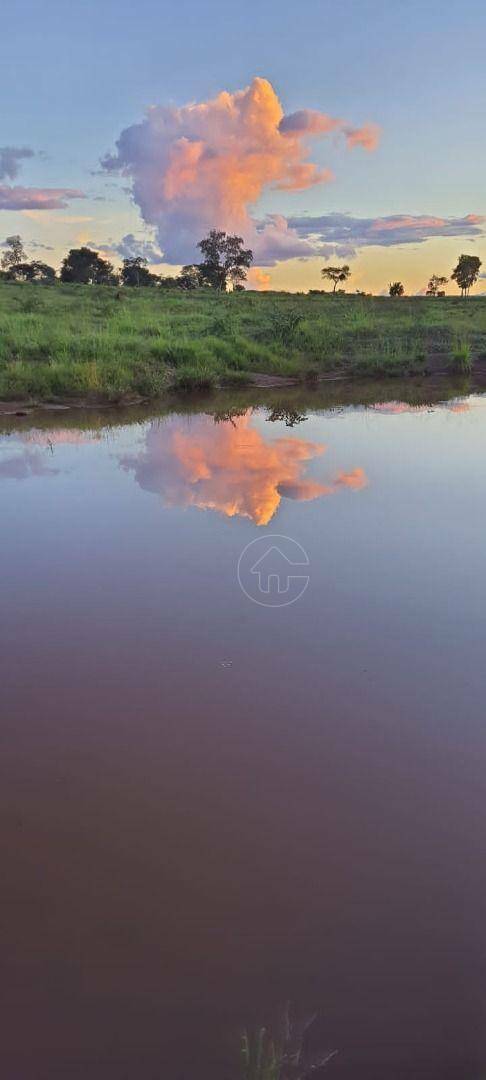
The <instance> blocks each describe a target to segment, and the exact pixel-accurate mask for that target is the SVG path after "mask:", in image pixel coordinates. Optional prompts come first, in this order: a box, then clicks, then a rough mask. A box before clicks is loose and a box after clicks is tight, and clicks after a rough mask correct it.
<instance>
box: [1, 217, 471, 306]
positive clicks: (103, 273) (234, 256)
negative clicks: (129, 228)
mask: <svg viewBox="0 0 486 1080" xmlns="http://www.w3.org/2000/svg"><path fill="white" fill-rule="evenodd" d="M3 246H4V249H5V250H4V253H3V256H2V259H1V264H0V265H1V270H0V278H3V279H4V280H6V281H39V282H41V283H43V284H45V285H52V284H54V282H55V281H56V280H60V281H62V282H67V283H73V284H78V285H125V286H128V287H135V288H141V287H147V286H151V287H158V288H163V289H173V288H179V289H200V288H203V287H206V288H212V289H217V290H218V291H219V292H227V290H228V288H232V289H233V290H236V291H239V290H241V289H243V288H244V285H245V281H246V278H247V272H248V270H249V268H250V266H251V264H252V262H253V252H252V250H251V249H250V248H244V247H243V239H242V237H241V236H236V235H235V236H229V235H228V234H227V233H225V232H222V231H218V230H217V229H211V231H210V232H209V234H208V236H206V237H205V238H204V239H203V240H200V241H199V244H198V247H199V249H200V251H201V255H202V260H201V262H200V263H190V264H188V265H187V266H183V267H182V270H181V272H180V274H177V275H175V276H166V277H162V275H160V274H154V273H152V272H151V271H150V270H149V268H148V260H147V259H144V258H142V257H141V256H136V257H133V258H127V259H123V264H122V267H121V269H120V270H116V269H115V267H114V266H113V263H111V262H109V261H108V259H104V258H103V257H102V256H101V255H99V254H98V252H96V251H94V250H93V249H92V248H90V247H79V248H71V250H70V251H68V253H67V255H66V256H65V258H64V259H63V261H62V264H61V269H60V271H59V278H58V275H57V273H56V271H55V269H54V267H52V266H48V264H47V263H45V262H42V261H40V260H38V259H33V260H30V261H29V260H28V259H27V257H26V254H25V249H24V245H23V243H22V239H21V237H20V236H17V235H15V236H8V237H7V239H6V240H5V242H4V245H3ZM481 265H482V263H481V259H480V258H478V256H477V255H460V256H459V259H458V262H457V266H456V267H455V268H454V270H453V271H452V274H451V281H455V282H456V283H457V285H458V287H459V289H460V290H461V296H462V297H466V296H469V293H470V290H471V288H472V286H473V285H475V284H476V282H477V280H478V277H479V271H480V268H481ZM321 275H322V277H323V278H324V279H325V280H327V281H331V282H332V283H333V290H332V292H333V295H335V294H336V293H338V294H339V293H342V292H344V290H343V288H340V289H338V285H340V286H342V285H344V284H345V283H346V282H347V281H348V279H349V278H350V277H351V269H350V267H349V266H348V265H347V263H345V264H344V265H343V266H325V267H324V268H323V269H322V270H321ZM448 280H449V279H448V278H447V277H443V276H440V275H438V274H432V277H431V278H430V280H429V283H428V286H427V289H426V290H425V295H426V296H435V297H438V296H445V289H444V286H445V285H447V282H448ZM310 292H311V293H317V292H319V290H318V289H311V290H310ZM388 293H389V295H390V296H392V297H400V296H404V295H405V288H404V285H403V283H402V282H401V281H392V282H390V285H389V288H388ZM361 295H366V294H365V293H362V294H361Z"/></svg>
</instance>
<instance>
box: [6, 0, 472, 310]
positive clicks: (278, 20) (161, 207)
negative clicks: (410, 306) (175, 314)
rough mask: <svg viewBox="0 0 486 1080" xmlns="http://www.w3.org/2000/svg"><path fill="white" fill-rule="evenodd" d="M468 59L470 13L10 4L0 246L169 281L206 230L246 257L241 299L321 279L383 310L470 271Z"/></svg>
mask: <svg viewBox="0 0 486 1080" xmlns="http://www.w3.org/2000/svg"><path fill="white" fill-rule="evenodd" d="M485 55H486V6H485V5H484V2H482V0H472V2H471V3H469V4H468V5H467V6H466V7H463V6H458V5H456V4H455V3H452V2H451V0H442V2H439V0H429V2H427V3H426V4H424V3H423V2H420V3H419V2H418V0H406V2H405V0H403V2H402V0H396V2H394V3H390V2H386V0H342V2H341V3H340V4H338V5H336V4H334V3H332V4H331V3H329V2H328V0H301V3H300V4H290V3H284V2H282V0H280V2H278V3H277V2H276V0H265V2H263V3H262V2H261V0H260V2H258V3H257V2H253V0H247V2H246V3H245V4H241V5H232V4H228V3H226V2H222V0H206V2H205V3H201V0H138V3H135V2H134V0H116V2H115V0H103V2H100V0H97V2H95V0H83V2H82V3H78V4H66V3H65V0H45V2H43V3H42V4H40V3H39V2H38V0H17V2H16V3H15V4H11V5H8V6H6V7H5V9H4V11H3V13H2V35H1V39H0V62H1V70H2V116H1V120H0V210H1V214H0V238H4V237H6V236H7V235H9V234H11V233H13V232H19V233H20V234H21V235H22V237H23V239H24V241H25V243H26V246H27V248H28V251H29V254H30V255H32V256H35V257H37V258H42V259H43V260H44V261H46V262H49V263H51V264H52V265H59V262H60V260H61V258H62V255H63V254H64V253H65V252H66V250H67V249H68V248H69V247H71V246H75V245H79V244H81V243H87V244H90V245H92V246H93V247H96V248H97V250H100V252H101V253H103V254H106V256H107V257H109V258H110V259H111V260H113V261H115V262H119V261H120V259H121V257H123V256H124V255H132V254H144V255H147V257H148V258H149V261H150V262H151V264H153V266H154V268H158V269H159V270H161V271H162V272H168V273H169V272H173V269H174V267H176V266H177V267H178V266H180V265H181V264H182V263H183V262H190V261H195V260H196V259H197V249H196V247H195V244H196V242H197V240H198V239H200V238H201V237H202V236H203V235H204V234H205V232H207V231H208V229H209V228H210V227H212V226H217V227H220V228H225V229H228V230H231V231H237V232H238V233H241V234H242V235H243V236H244V239H245V242H247V243H248V245H249V246H251V247H252V248H253V250H254V252H255V267H256V269H255V270H254V271H253V272H252V275H251V283H252V284H253V285H254V286H256V287H265V286H269V287H271V288H287V289H307V288H318V287H320V284H321V282H320V268H321V267H322V266H324V265H325V263H326V261H327V262H328V263H329V261H331V262H336V261H338V262H343V261H344V262H348V263H349V264H350V266H351V268H352V278H351V280H350V283H349V288H350V289H356V288H364V289H369V290H372V291H374V292H378V293H379V292H381V291H382V290H384V289H386V288H387V285H388V282H389V281H390V280H392V279H395V278H400V279H401V280H402V281H403V282H404V284H405V287H406V290H407V291H408V292H419V291H420V290H421V289H423V288H424V286H425V285H426V284H427V280H428V277H429V276H430V274H431V273H433V272H435V273H438V274H449V273H450V271H451V269H452V267H453V266H454V264H455V261H456V259H457V256H458V254H460V253H461V252H462V251H466V252H470V253H474V254H477V255H479V256H480V257H481V258H482V259H483V262H484V264H485V267H486V237H485V233H486V217H483V215H486V195H485V183H484V177H485V173H486V145H485V140H484V132H485V127H486V124H485V121H486V65H485V60H484V58H485ZM485 289H486V280H484V279H483V280H482V281H480V282H479V284H478V286H477V289H476V292H477V293H479V292H482V291H485ZM449 291H451V292H455V291H456V290H455V288H453V287H452V286H450V287H449Z"/></svg>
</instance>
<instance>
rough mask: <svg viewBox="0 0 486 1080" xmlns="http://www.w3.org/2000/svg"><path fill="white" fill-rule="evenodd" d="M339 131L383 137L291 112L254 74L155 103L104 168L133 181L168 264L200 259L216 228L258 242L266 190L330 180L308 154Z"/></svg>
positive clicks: (361, 140) (358, 138)
mask: <svg viewBox="0 0 486 1080" xmlns="http://www.w3.org/2000/svg"><path fill="white" fill-rule="evenodd" d="M331 132H337V133H341V134H342V136H343V137H344V139H345V140H346V142H347V144H348V146H350V147H353V146H360V145H361V146H363V147H364V148H365V149H368V150H371V149H373V148H374V146H375V145H376V142H377V137H378V132H377V129H376V128H375V127H373V126H372V125H366V126H365V127H364V128H353V127H351V126H350V125H349V124H348V123H347V122H345V121H343V120H339V119H335V118H332V117H329V116H328V115H327V114H325V113H320V112H316V111H314V110H310V109H304V110H301V111H300V112H297V113H292V114H290V115H288V116H284V112H283V109H282V106H281V104H280V101H279V99H278V97H277V94H276V93H275V90H274V88H273V86H272V85H271V83H270V82H268V81H267V80H266V79H262V78H255V79H253V82H252V83H251V85H250V86H249V87H247V88H246V89H245V90H239V91H237V92H235V93H228V92H226V91H224V92H222V93H220V94H218V96H217V97H216V98H214V99H212V100H210V101H206V102H201V103H198V104H191V105H184V106H182V107H169V106H163V105H155V106H152V107H151V108H150V109H149V110H148V112H147V115H146V117H145V119H144V120H142V121H141V123H138V124H133V125H132V126H131V127H128V128H126V129H125V130H124V131H123V132H122V133H121V135H120V138H119V139H118V142H117V149H116V153H115V154H112V155H108V156H107V157H105V158H104V160H103V162H102V165H103V168H104V169H105V170H107V171H108V172H120V173H121V174H122V175H124V176H126V177H129V178H130V179H131V182H132V193H133V198H134V200H135V202H136V203H137V205H138V206H139V208H140V211H141V214H142V217H143V219H144V220H145V222H146V223H147V224H149V225H151V226H154V227H155V228H156V229H157V235H158V241H159V244H160V247H161V248H162V250H163V252H164V259H165V261H166V262H171V263H181V262H186V261H192V260H194V258H195V257H196V253H197V249H196V245H197V241H198V240H199V239H200V238H201V237H202V236H203V235H205V233H207V231H208V230H209V229H210V228H213V227H216V228H223V229H226V230H228V231H231V232H233V231H236V232H238V233H241V234H242V235H243V236H244V238H245V241H246V242H249V243H252V242H253V241H254V240H256V239H258V238H257V236H256V232H255V225H254V222H253V220H252V216H251V212H252V208H253V207H254V205H255V204H256V203H257V201H258V199H259V198H260V196H261V194H262V192H263V191H264V190H265V189H266V188H268V187H273V188H276V189H279V190H282V191H303V190H305V189H307V188H310V187H313V186H314V185H316V184H322V183H325V182H326V181H328V180H330V179H331V178H332V174H331V172H330V170H329V169H326V168H324V169H322V168H319V166H318V165H316V164H315V163H314V162H312V161H309V160H308V145H307V140H308V139H309V138H310V137H311V136H319V135H320V136H323V135H327V134H329V133H331ZM261 241H262V238H261V236H260V242H261ZM255 254H256V256H258V252H256V253H255ZM302 254H304V251H303V250H302Z"/></svg>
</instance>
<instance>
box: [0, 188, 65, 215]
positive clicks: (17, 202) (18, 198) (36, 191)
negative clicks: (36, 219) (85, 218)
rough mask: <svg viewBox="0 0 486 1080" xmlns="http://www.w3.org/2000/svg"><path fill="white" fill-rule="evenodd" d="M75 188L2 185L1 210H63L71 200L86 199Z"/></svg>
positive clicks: (0, 193)
mask: <svg viewBox="0 0 486 1080" xmlns="http://www.w3.org/2000/svg"><path fill="white" fill-rule="evenodd" d="M85 197H86V196H85V195H84V192H82V191H77V190H75V189H74V188H34V187H20V186H15V187H12V186H10V185H9V184H0V210H63V209H65V207H66V206H67V205H68V203H69V202H70V201H71V199H84V198H85Z"/></svg>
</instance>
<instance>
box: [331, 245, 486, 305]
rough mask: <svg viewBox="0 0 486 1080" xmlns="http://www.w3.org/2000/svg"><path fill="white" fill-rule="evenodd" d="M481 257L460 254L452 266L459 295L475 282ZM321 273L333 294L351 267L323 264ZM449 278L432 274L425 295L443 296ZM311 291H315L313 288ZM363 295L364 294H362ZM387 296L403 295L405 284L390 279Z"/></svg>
mask: <svg viewBox="0 0 486 1080" xmlns="http://www.w3.org/2000/svg"><path fill="white" fill-rule="evenodd" d="M481 266H482V263H481V259H480V258H478V256H477V255H460V256H459V259H458V262H457V266H456V267H455V268H454V270H453V271H452V274H451V281H455V282H456V284H457V285H458V287H459V288H460V290H461V296H463V297H465V296H469V293H470V291H471V289H472V286H473V285H475V284H476V282H477V280H478V277H479V271H480V269H481ZM321 275H322V277H323V278H325V279H326V280H327V281H332V283H333V285H334V288H333V290H332V291H333V294H335V293H336V290H337V291H338V292H343V290H342V289H339V290H338V289H337V286H338V285H340V284H344V283H345V282H346V281H347V280H348V278H350V277H351V269H350V267H349V266H348V265H347V263H346V264H344V266H325V267H324V269H323V270H321ZM448 280H449V278H447V277H442V276H440V275H439V274H432V277H431V278H430V280H429V283H428V285H427V288H426V290H425V295H426V296H445V289H444V286H445V285H447V282H448ZM311 291H312V292H317V290H315V289H313V290H311ZM363 295H364V294H363ZM388 295H389V296H405V286H404V285H403V283H402V282H401V281H391V282H390V284H389V286H388Z"/></svg>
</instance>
